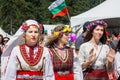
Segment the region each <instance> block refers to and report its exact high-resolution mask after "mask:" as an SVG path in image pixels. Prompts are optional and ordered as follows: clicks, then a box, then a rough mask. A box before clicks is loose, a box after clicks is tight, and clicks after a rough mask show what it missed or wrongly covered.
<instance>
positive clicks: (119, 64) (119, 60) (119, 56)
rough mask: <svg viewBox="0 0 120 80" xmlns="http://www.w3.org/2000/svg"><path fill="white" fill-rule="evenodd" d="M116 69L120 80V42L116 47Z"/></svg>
mask: <svg viewBox="0 0 120 80" xmlns="http://www.w3.org/2000/svg"><path fill="white" fill-rule="evenodd" d="M115 69H116V72H117V77H118V80H120V40H119V42H118V45H117V47H116V55H115Z"/></svg>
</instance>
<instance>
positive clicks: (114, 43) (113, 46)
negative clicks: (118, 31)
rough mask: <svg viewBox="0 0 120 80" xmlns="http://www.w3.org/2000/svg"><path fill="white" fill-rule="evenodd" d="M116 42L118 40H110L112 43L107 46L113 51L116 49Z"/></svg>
mask: <svg viewBox="0 0 120 80" xmlns="http://www.w3.org/2000/svg"><path fill="white" fill-rule="evenodd" d="M118 41H119V40H112V41H111V42H110V44H109V46H110V47H111V48H113V49H114V50H115V49H116V47H117V44H118Z"/></svg>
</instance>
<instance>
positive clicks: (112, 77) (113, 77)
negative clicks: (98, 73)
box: [107, 70, 117, 80]
mask: <svg viewBox="0 0 120 80" xmlns="http://www.w3.org/2000/svg"><path fill="white" fill-rule="evenodd" d="M107 73H108V77H109V80H117V76H116V75H117V72H116V71H115V70H113V71H112V72H107Z"/></svg>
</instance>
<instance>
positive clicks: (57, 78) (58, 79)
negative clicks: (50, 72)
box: [55, 72, 74, 80]
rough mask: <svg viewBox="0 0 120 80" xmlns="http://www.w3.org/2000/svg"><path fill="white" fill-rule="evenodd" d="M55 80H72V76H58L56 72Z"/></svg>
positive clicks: (71, 74)
mask: <svg viewBox="0 0 120 80" xmlns="http://www.w3.org/2000/svg"><path fill="white" fill-rule="evenodd" d="M55 80H74V74H73V73H69V74H61V75H59V74H58V73H57V72H55Z"/></svg>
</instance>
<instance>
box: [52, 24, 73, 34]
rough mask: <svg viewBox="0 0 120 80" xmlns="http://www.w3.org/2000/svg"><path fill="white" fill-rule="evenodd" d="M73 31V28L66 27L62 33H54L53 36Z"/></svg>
mask: <svg viewBox="0 0 120 80" xmlns="http://www.w3.org/2000/svg"><path fill="white" fill-rule="evenodd" d="M71 30H72V29H71V27H69V26H65V27H64V29H63V30H61V31H54V32H53V34H54V35H55V36H58V35H59V34H61V33H65V32H71Z"/></svg>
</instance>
